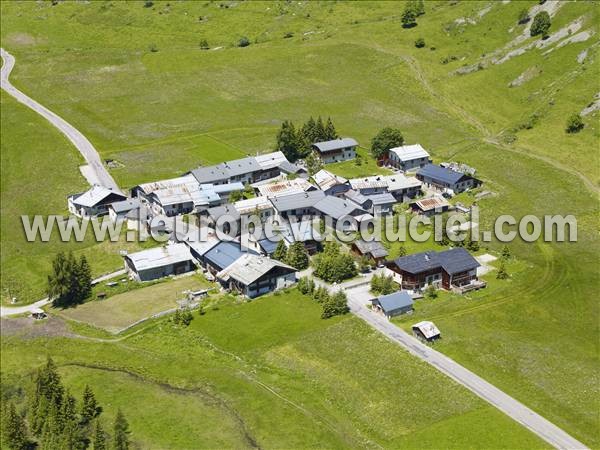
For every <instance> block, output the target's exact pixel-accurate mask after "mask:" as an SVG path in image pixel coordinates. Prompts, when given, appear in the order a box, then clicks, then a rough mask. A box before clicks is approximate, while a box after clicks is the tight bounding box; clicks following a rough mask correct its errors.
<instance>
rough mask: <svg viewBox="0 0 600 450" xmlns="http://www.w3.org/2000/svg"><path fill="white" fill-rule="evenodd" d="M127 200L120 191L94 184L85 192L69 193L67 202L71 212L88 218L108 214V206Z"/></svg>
mask: <svg viewBox="0 0 600 450" xmlns="http://www.w3.org/2000/svg"><path fill="white" fill-rule="evenodd" d="M123 200H127V197H126V196H125V195H124V194H122V193H121V192H120V191H116V190H113V189H109V188H106V187H104V186H99V185H94V186H92V187H91V188H90V189H88V190H87V191H85V192H81V193H79V194H73V195H69V196H68V197H67V204H68V208H69V212H70V213H71V214H74V215H76V216H77V217H82V218H84V219H88V218H91V217H97V216H103V215H105V214H108V207H109V206H110V205H111V204H112V203H115V202H120V201H123Z"/></svg>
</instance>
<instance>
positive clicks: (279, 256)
mask: <svg viewBox="0 0 600 450" xmlns="http://www.w3.org/2000/svg"><path fill="white" fill-rule="evenodd" d="M287 253H288V251H287V247H286V246H285V242H284V240H283V239H282V240H280V241H279V242H278V243H277V248H276V249H275V251H274V252H273V259H276V260H277V261H281V262H285V261H286V259H287Z"/></svg>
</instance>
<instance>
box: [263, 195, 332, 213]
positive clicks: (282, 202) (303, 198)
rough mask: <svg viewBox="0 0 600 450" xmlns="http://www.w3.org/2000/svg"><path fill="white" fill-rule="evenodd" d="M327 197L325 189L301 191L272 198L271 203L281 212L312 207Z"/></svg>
mask: <svg viewBox="0 0 600 450" xmlns="http://www.w3.org/2000/svg"><path fill="white" fill-rule="evenodd" d="M324 197H325V193H324V192H323V191H319V190H316V191H309V192H300V193H298V194H290V195H284V196H281V197H274V198H271V203H273V206H274V207H275V209H276V210H277V211H279V212H282V211H289V210H291V209H301V208H310V207H312V206H314V205H315V204H316V203H317V202H319V201H320V200H322V199H323V198H324Z"/></svg>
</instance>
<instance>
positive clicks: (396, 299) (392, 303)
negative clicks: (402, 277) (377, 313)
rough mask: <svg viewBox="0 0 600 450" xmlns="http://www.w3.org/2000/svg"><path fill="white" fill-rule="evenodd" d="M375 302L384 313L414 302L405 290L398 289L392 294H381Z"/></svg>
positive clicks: (405, 306) (411, 304)
mask: <svg viewBox="0 0 600 450" xmlns="http://www.w3.org/2000/svg"><path fill="white" fill-rule="evenodd" d="M375 302H376V303H378V304H379V306H381V309H382V310H383V312H384V313H390V312H392V311H395V310H398V309H402V308H407V307H409V306H410V307H412V306H413V304H414V302H413V299H412V297H411V296H410V294H409V293H408V292H406V291H398V292H394V293H392V294H388V295H383V296H381V297H379V298H377V299H376V300H375Z"/></svg>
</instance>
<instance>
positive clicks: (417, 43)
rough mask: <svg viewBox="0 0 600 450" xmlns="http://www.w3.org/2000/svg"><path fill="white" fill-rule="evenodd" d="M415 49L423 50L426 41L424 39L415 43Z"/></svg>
mask: <svg viewBox="0 0 600 450" xmlns="http://www.w3.org/2000/svg"><path fill="white" fill-rule="evenodd" d="M415 47H417V48H423V47H425V39H423V38H419V39H417V40H416V41H415Z"/></svg>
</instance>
